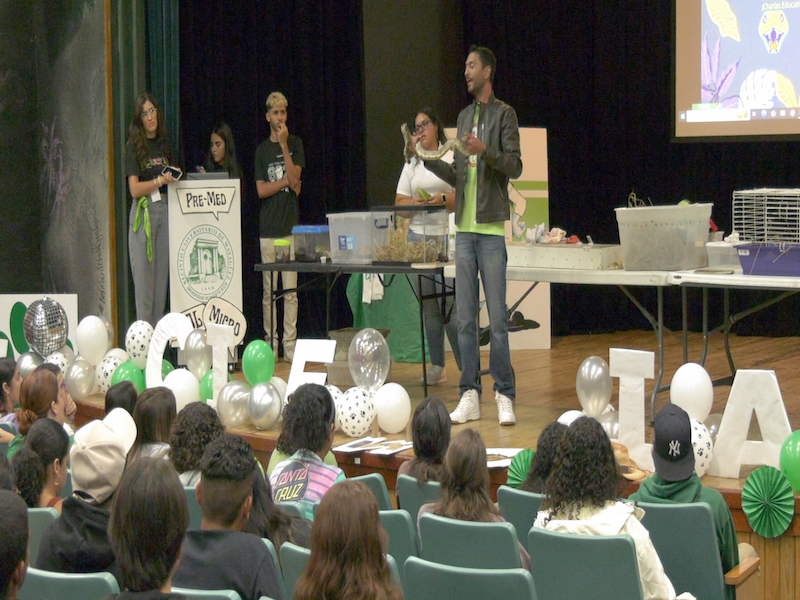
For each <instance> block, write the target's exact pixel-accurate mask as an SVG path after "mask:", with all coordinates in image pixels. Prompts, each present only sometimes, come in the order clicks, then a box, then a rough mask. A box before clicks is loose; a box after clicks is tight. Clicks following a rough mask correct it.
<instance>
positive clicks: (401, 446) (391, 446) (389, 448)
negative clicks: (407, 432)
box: [368, 440, 414, 456]
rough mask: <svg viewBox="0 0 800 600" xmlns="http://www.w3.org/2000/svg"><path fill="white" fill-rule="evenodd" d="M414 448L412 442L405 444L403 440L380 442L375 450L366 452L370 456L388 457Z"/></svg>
mask: <svg viewBox="0 0 800 600" xmlns="http://www.w3.org/2000/svg"><path fill="white" fill-rule="evenodd" d="M413 447H414V442H407V441H405V440H393V441H385V442H381V443H380V444H379V445H378V447H377V448H373V449H370V450H368V452H369V453H370V454H379V455H382V456H388V455H389V454H397V453H398V452H402V451H403V450H408V449H409V448H413Z"/></svg>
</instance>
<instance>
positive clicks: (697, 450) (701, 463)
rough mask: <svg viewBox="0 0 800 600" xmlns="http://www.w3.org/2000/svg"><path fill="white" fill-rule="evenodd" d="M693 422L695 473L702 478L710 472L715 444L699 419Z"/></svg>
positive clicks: (692, 420)
mask: <svg viewBox="0 0 800 600" xmlns="http://www.w3.org/2000/svg"><path fill="white" fill-rule="evenodd" d="M691 422H692V448H693V449H694V472H695V473H697V476H698V477H702V476H703V475H705V474H706V471H708V467H709V465H710V464H711V455H712V453H713V448H714V442H713V441H711V434H710V433H709V432H708V428H707V427H706V426H705V425H703V423H701V422H700V421H698V420H697V419H691Z"/></svg>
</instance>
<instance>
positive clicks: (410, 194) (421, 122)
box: [395, 108, 461, 385]
mask: <svg viewBox="0 0 800 600" xmlns="http://www.w3.org/2000/svg"><path fill="white" fill-rule="evenodd" d="M412 129H413V131H414V135H413V136H412V138H411V144H412V146H414V147H416V144H417V142H419V143H420V144H421V145H422V147H423V148H424V149H425V150H437V149H438V148H440V147H441V145H442V144H443V143H444V142H445V136H444V129H443V128H442V126H441V124H440V123H439V119H438V117H437V116H436V114H435V113H434V112H433V110H432V109H430V108H422V109H420V110H419V111H418V112H417V115H416V116H415V117H414V122H413V125H412ZM442 160H443V161H444V162H446V163H449V164H452V162H453V153H452V151H451V152H448V153H447V154H445V156H444V157H442ZM454 203H455V192H454V191H453V186H452V185H450V184H449V183H446V182H444V181H443V180H441V179H439V177H437V176H436V175H434V174H433V173H431V172H430V171H429V170H428V169H427V168H426V167H425V163H424V162H422V161H421V160H420V159H419V158H417V157H416V156H412V157H411V160H410V161H409V162H407V163H406V164H405V166H404V167H403V170H402V172H401V173H400V179H399V180H398V181H397V195H396V197H395V204H397V205H401V206H445V207H447V211H446V212H453V205H454ZM424 217H425V215H424V214H423V213H414V214H413V216H412V217H411V223H410V224H409V232H408V238H407V240H408V242H409V243H414V242H421V241H422V240H423V236H422V234H423V229H424V222H425V221H424ZM424 233H425V234H426V235H444V236H445V239H447V234H448V222H447V221H445V222H444V223H442V224H440V225H434V226H433V227H431V225H430V222H429V223H428V230H427V231H425V232H424ZM448 281H450V284H449V285H451V286H452V280H448ZM421 285H422V294H423V295H424V296H431V295H433V294H434V293H435V292H436V287H437V286H436V284H435V281H434V280H433V279H431V278H430V277H423V278H422V282H421ZM422 308H423V311H424V316H425V335H426V336H427V339H428V349H429V351H430V354H431V363H432V364H431V367H430V368H429V369H428V370H427V371H426V373H425V378H426V379H427V381H428V385H436V384H437V383H444V382H445V381H447V373H446V372H445V370H444V333H445V331H447V338H448V339H449V340H450V346H451V347H452V348H453V354H454V355H455V359H456V363H457V364H458V366H459V368H461V353H460V352H459V349H458V321H457V319H456V315H455V311H454V310H453V309H452V308H451V309H450V310H451V311H452V313H453V314H452V316H451V317H450V319H449V321H447V324H445V319H444V318H443V317H442V307H441V306H440V305H439V301H438V299H437V298H429V299H428V300H425V301H423V303H422ZM445 312H447V309H445Z"/></svg>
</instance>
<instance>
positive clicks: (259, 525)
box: [242, 465, 311, 554]
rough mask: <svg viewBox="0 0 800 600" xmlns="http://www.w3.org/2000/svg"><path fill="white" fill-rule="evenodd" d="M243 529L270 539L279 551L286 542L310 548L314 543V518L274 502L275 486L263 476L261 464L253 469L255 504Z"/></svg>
mask: <svg viewBox="0 0 800 600" xmlns="http://www.w3.org/2000/svg"><path fill="white" fill-rule="evenodd" d="M242 531H245V532H246V533H252V534H255V535H257V536H258V537H260V538H267V539H268V540H269V541H271V542H272V543H273V545H274V546H275V549H276V551H277V552H278V554H280V548H281V545H282V544H283V543H284V542H292V543H293V544H296V545H298V546H302V547H303V548H308V546H309V544H310V543H311V521H309V520H308V519H304V518H302V517H298V516H297V515H296V514H294V513H290V512H287V511H285V510H284V509H283V507H282V506H281V505H280V504H276V503H275V502H273V500H272V487H271V486H270V484H269V480H268V479H267V478H266V477H264V473H263V472H262V471H261V465H258V466H257V467H256V468H255V469H254V470H253V505H252V506H251V507H250V517H249V518H248V519H247V523H246V524H245V526H244V529H243V530H242Z"/></svg>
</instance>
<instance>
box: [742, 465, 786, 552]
mask: <svg viewBox="0 0 800 600" xmlns="http://www.w3.org/2000/svg"><path fill="white" fill-rule="evenodd" d="M742 510H743V511H744V514H745V516H746V517H747V522H748V523H749V524H750V527H752V528H753V531H755V532H756V533H757V534H758V535H761V536H763V537H765V538H774V537H778V536H779V535H781V534H782V533H783V532H784V531H786V530H787V529H788V528H789V523H791V522H792V517H793V516H794V492H792V486H791V485H789V480H788V479H786V476H785V475H784V474H783V473H781V472H780V471H779V470H778V469H776V468H775V467H769V466H762V467H759V468H757V469H756V470H755V471H753V472H752V473H750V476H749V477H748V478H747V481H745V483H744V488H742Z"/></svg>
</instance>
